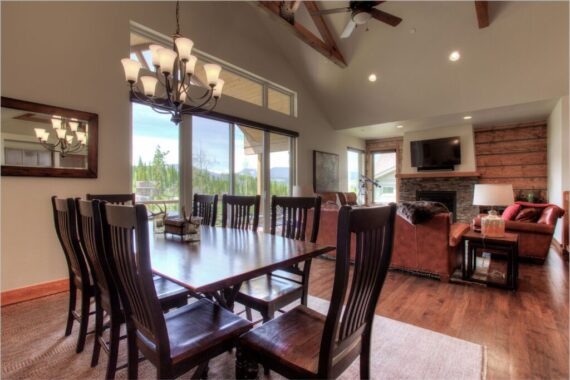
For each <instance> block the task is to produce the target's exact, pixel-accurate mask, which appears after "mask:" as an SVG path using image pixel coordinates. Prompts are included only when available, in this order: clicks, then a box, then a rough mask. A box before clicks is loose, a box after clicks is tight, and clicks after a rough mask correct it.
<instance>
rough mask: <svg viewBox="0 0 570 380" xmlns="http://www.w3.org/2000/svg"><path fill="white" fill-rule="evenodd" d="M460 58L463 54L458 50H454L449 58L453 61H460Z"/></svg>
mask: <svg viewBox="0 0 570 380" xmlns="http://www.w3.org/2000/svg"><path fill="white" fill-rule="evenodd" d="M459 58H461V54H459V52H458V51H457V50H455V51H452V52H451V54H450V55H449V60H450V61H451V62H456V61H459Z"/></svg>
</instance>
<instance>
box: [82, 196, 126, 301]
mask: <svg viewBox="0 0 570 380" xmlns="http://www.w3.org/2000/svg"><path fill="white" fill-rule="evenodd" d="M105 203H106V202H105V201H102V202H101V201H99V200H98V199H95V200H92V201H85V200H80V199H77V200H76V206H77V213H78V219H79V223H78V230H79V241H80V243H81V246H82V247H83V251H84V252H85V254H86V256H87V259H88V263H89V264H90V267H91V272H92V273H94V274H95V275H94V276H93V277H94V281H95V285H96V286H97V289H98V291H99V295H100V297H101V300H102V302H103V307H104V308H105V309H106V310H107V311H110V310H109V309H110V308H115V307H116V308H119V307H120V303H119V302H120V301H119V294H118V291H117V287H116V285H115V282H114V280H113V274H112V272H111V269H110V266H109V260H108V258H107V256H106V253H105V247H104V245H103V230H102V228H103V226H102V224H101V223H102V222H101V212H100V207H101V206H102V205H104V204H105Z"/></svg>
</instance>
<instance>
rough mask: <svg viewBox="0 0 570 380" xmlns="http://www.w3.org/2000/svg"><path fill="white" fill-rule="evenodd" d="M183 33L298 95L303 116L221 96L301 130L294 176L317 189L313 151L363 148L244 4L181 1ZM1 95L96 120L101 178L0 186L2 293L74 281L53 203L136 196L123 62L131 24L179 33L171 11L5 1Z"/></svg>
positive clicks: (230, 104) (164, 6)
mask: <svg viewBox="0 0 570 380" xmlns="http://www.w3.org/2000/svg"><path fill="white" fill-rule="evenodd" d="M181 12H182V14H181V27H182V32H183V33H184V34H186V35H187V36H188V37H190V38H192V39H193V40H194V42H195V44H196V46H197V47H198V48H199V49H201V50H202V51H205V52H207V53H210V54H212V55H214V56H217V57H219V58H221V59H224V60H226V61H228V62H231V63H233V64H235V65H237V66H240V67H243V68H245V69H246V70H248V71H251V72H253V73H256V74H258V75H260V76H262V77H265V78H267V79H269V80H271V81H273V82H275V83H278V84H282V85H284V86H286V87H288V88H291V89H293V90H295V91H297V92H298V104H299V106H298V110H299V112H298V113H299V117H298V118H292V117H287V116H284V115H281V114H278V113H276V112H272V111H269V110H264V109H261V108H259V107H255V106H251V105H247V104H245V103H242V102H238V101H235V100H232V99H230V98H224V99H223V101H222V102H221V105H220V107H219V111H221V112H225V113H230V114H234V115H236V116H240V117H244V118H248V119H252V120H255V121H260V122H264V123H268V124H272V125H275V126H278V127H283V128H288V129H293V130H296V131H299V132H300V134H301V137H300V138H299V141H298V157H297V158H298V161H297V173H298V182H299V183H300V184H310V182H311V175H312V174H311V160H312V157H311V150H313V149H318V150H324V151H329V152H334V153H338V154H340V157H341V173H340V174H341V186H342V187H346V147H347V146H354V147H357V148H362V149H363V148H364V142H363V141H362V140H359V139H355V138H351V137H347V136H344V135H341V134H338V133H336V132H334V131H333V130H332V129H331V126H330V123H329V122H328V120H327V119H326V118H325V117H324V116H323V114H322V112H321V111H320V110H319V109H318V107H317V106H316V104H315V102H314V101H313V95H312V94H311V93H310V92H309V91H308V90H307V88H306V87H305V85H304V83H303V82H302V81H301V80H300V79H299V78H298V77H297V76H296V75H295V73H294V72H293V71H292V70H291V69H290V67H289V66H288V64H287V63H286V61H285V60H284V59H283V57H282V54H281V52H280V51H279V50H278V49H277V48H275V47H274V44H273V43H272V41H271V39H269V38H268V37H267V35H266V33H263V31H262V30H259V28H258V27H257V26H256V17H257V14H256V13H255V12H252V8H251V6H250V5H248V4H245V3H228V2H225V3H209V4H205V3H189V2H186V3H183V4H182V5H181ZM1 13H2V14H1V17H2V19H1V21H2V23H1V38H2V40H1V42H2V45H1V46H2V51H1V53H2V54H1V59H2V61H1V63H2V78H1V79H2V96H8V97H12V98H17V99H23V100H29V101H34V102H39V103H45V104H50V105H55V106H61V107H67V108H72V109H78V110H83V111H89V112H95V113H98V114H99V128H100V137H99V177H98V178H97V179H61V178H53V179H51V178H17V177H13V178H9V177H3V178H2V184H1V191H2V194H1V197H2V198H1V203H2V204H1V205H2V210H1V218H2V220H1V222H2V227H1V238H2V242H1V249H2V252H1V254H2V262H1V266H2V269H1V275H2V281H1V290H2V291H5V290H9V289H14V288H19V287H24V286H28V285H32V284H37V283H42V282H46V281H51V280H55V279H60V278H64V277H66V276H67V270H66V266H65V260H64V257H63V254H62V252H61V248H60V247H59V246H58V242H57V239H56V236H55V232H54V229H53V220H52V214H51V208H50V202H49V197H50V196H51V195H53V194H57V195H59V196H62V197H68V196H83V195H84V194H85V193H87V192H94V193H97V192H127V191H130V160H131V157H130V149H131V148H130V144H131V143H130V141H131V139H130V135H131V126H130V104H129V100H128V92H127V86H126V84H125V82H124V77H123V72H122V68H121V65H120V62H119V60H120V59H121V58H124V57H126V56H128V54H129V21H130V20H133V21H136V22H138V23H141V24H143V25H146V26H148V27H150V28H152V29H154V30H157V31H159V32H161V33H164V34H167V35H169V34H171V33H172V32H173V31H174V30H173V28H174V25H173V21H174V3H173V2H169V3H157V2H121V3H118V2H113V3H111V2H67V3H64V2H50V3H47V2H25V3H16V2H2V3H1Z"/></svg>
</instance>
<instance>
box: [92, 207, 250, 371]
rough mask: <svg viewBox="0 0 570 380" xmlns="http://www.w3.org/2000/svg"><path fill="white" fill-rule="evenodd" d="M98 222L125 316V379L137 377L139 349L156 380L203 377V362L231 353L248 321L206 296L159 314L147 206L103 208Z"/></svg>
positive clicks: (247, 326)
mask: <svg viewBox="0 0 570 380" xmlns="http://www.w3.org/2000/svg"><path fill="white" fill-rule="evenodd" d="M102 220H103V240H104V242H105V249H106V252H110V257H111V261H112V263H113V268H115V269H116V271H115V272H116V277H117V278H118V281H117V282H118V288H119V294H120V295H121V300H122V301H123V305H124V308H125V315H126V318H127V341H128V347H129V373H128V376H129V378H130V379H135V378H137V372H138V357H137V356H138V350H140V351H141V352H142V353H143V355H144V356H145V357H146V358H147V359H148V360H149V361H150V362H151V363H152V364H153V365H154V366H155V367H156V368H157V377H158V378H159V379H166V378H175V377H178V376H180V375H181V374H183V373H185V372H187V371H189V370H190V369H191V368H193V367H196V366H198V368H197V370H196V372H195V373H194V375H203V373H204V370H205V369H207V362H208V361H209V360H210V359H212V358H214V357H215V356H217V355H219V354H222V353H225V352H227V351H228V350H230V349H232V348H233V347H234V345H235V343H236V341H237V339H238V337H239V336H240V335H241V334H243V333H244V332H246V331H248V330H249V329H250V328H251V323H250V322H248V321H246V320H244V319H242V318H240V317H238V316H236V315H235V314H233V313H231V312H230V311H228V310H226V309H224V308H222V307H221V306H220V305H217V304H215V303H213V302H212V301H210V300H209V299H206V298H200V299H198V300H197V301H196V302H193V303H191V304H189V305H186V306H183V307H181V308H179V309H176V310H174V311H171V312H169V313H167V314H162V312H161V308H160V303H159V301H158V297H157V294H156V290H155V287H154V283H153V279H152V270H151V262H150V252H149V250H150V248H149V229H148V217H147V212H146V208H145V206H144V205H135V206H118V205H109V204H107V205H105V212H104V213H102ZM135 245H136V248H137V249H136V250H135V249H134V247H135ZM137 347H138V350H137Z"/></svg>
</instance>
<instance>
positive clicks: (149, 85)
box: [121, 2, 224, 124]
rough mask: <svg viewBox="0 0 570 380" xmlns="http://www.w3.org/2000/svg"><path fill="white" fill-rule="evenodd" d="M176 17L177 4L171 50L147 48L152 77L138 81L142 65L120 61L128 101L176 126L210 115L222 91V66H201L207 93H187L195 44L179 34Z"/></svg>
mask: <svg viewBox="0 0 570 380" xmlns="http://www.w3.org/2000/svg"><path fill="white" fill-rule="evenodd" d="M179 15H180V3H179V2H176V33H175V34H174V35H173V37H172V40H173V44H172V49H168V48H165V47H163V46H161V45H156V44H152V45H150V46H149V50H150V53H151V59H152V64H153V66H154V69H155V70H154V76H151V75H143V76H141V77H140V79H139V73H140V70H141V68H142V66H141V64H140V63H139V62H138V61H136V60H133V59H129V58H124V59H122V60H121V63H122V64H123V70H124V71H125V79H126V81H127V82H128V83H129V86H130V93H131V98H135V99H137V100H138V101H139V102H141V103H142V104H146V105H148V106H150V107H152V109H153V110H154V111H156V112H158V113H163V114H170V115H172V117H171V120H172V121H173V122H174V123H176V124H179V123H180V122H181V121H182V115H196V114H203V113H207V112H210V111H212V110H213V109H214V108H215V107H216V105H217V103H218V99H220V97H221V96H222V89H223V87H224V81H223V80H222V79H220V72H221V70H222V68H221V66H220V65H217V64H215V63H207V64H204V70H205V72H206V81H207V83H206V84H207V88H206V90H205V91H204V92H202V93H201V94H197V95H193V94H191V93H190V91H191V87H192V78H193V76H194V70H195V69H196V62H197V61H198V59H197V58H196V56H194V55H192V49H193V47H194V42H193V41H192V40H191V39H189V38H186V37H183V36H182V35H181V34H180V21H179V19H180V17H179ZM139 82H140V84H139Z"/></svg>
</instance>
